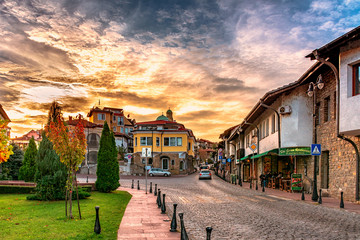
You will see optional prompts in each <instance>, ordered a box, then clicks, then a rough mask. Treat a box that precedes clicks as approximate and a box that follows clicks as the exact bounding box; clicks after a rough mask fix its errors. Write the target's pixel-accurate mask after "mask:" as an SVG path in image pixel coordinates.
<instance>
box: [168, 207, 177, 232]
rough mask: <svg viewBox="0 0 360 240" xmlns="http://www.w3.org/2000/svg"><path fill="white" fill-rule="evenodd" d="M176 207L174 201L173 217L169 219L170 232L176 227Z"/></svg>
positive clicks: (174, 230)
mask: <svg viewBox="0 0 360 240" xmlns="http://www.w3.org/2000/svg"><path fill="white" fill-rule="evenodd" d="M176 207H177V204H176V203H174V212H173V217H172V219H171V224H170V232H176V228H177V223H176Z"/></svg>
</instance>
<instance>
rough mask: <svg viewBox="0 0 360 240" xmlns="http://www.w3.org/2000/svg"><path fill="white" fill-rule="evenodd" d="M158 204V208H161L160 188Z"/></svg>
mask: <svg viewBox="0 0 360 240" xmlns="http://www.w3.org/2000/svg"><path fill="white" fill-rule="evenodd" d="M157 204H158V208H161V191H160V188H159V190H158V196H157Z"/></svg>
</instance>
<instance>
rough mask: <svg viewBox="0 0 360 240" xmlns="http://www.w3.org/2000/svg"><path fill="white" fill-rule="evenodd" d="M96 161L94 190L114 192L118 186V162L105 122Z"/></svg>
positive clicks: (113, 142) (114, 146) (111, 135)
mask: <svg viewBox="0 0 360 240" xmlns="http://www.w3.org/2000/svg"><path fill="white" fill-rule="evenodd" d="M97 161H98V162H97V170H96V175H97V180H96V183H95V185H96V189H97V190H98V191H100V192H111V191H114V190H116V189H117V188H118V187H119V186H120V184H119V179H120V177H119V162H118V161H117V150H116V144H115V137H114V133H112V132H110V129H109V126H108V124H107V122H106V121H105V124H104V128H103V131H102V133H101V138H100V149H99V152H98V158H97Z"/></svg>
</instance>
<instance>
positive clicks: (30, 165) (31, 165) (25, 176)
mask: <svg viewBox="0 0 360 240" xmlns="http://www.w3.org/2000/svg"><path fill="white" fill-rule="evenodd" d="M36 155H37V149H36V144H35V140H34V137H32V138H31V139H30V141H29V146H28V147H27V148H26V151H25V155H24V161H23V166H22V167H21V168H20V170H19V179H21V180H24V181H25V182H33V181H34V177H35V172H36V166H35V158H36Z"/></svg>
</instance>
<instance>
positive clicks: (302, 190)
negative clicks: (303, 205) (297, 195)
mask: <svg viewBox="0 0 360 240" xmlns="http://www.w3.org/2000/svg"><path fill="white" fill-rule="evenodd" d="M304 192H305V191H304V187H303V188H302V189H301V200H302V201H305V193H304Z"/></svg>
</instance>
